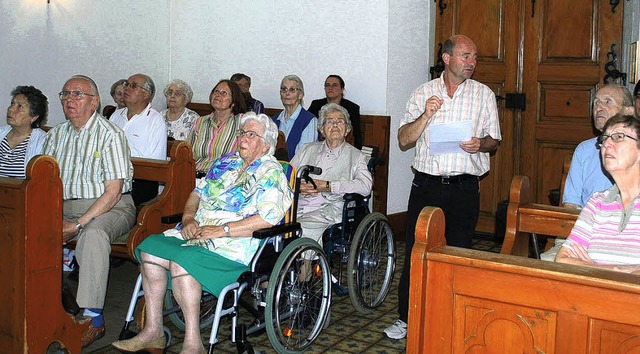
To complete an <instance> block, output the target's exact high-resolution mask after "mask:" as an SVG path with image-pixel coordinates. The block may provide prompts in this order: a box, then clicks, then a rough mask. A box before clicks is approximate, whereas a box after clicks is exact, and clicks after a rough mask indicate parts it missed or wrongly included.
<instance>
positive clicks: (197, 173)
mask: <svg viewBox="0 0 640 354" xmlns="http://www.w3.org/2000/svg"><path fill="white" fill-rule="evenodd" d="M206 175H207V173H206V172H204V171H196V178H203V177H204V176H206Z"/></svg>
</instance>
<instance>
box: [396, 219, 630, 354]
mask: <svg viewBox="0 0 640 354" xmlns="http://www.w3.org/2000/svg"><path fill="white" fill-rule="evenodd" d="M444 225H445V220H444V214H443V213H442V211H441V210H440V209H437V208H432V207H427V208H425V209H423V211H422V213H421V214H420V217H419V219H418V224H417V227H416V243H415V245H414V247H413V254H412V255H411V288H410V294H411V295H410V299H409V323H408V338H407V353H454V352H455V353H470V352H472V353H607V354H608V353H611V354H613V353H629V352H634V353H636V352H638V351H639V350H640V316H638V314H637V311H636V309H638V308H640V276H637V275H630V274H624V273H618V272H612V271H606V270H600V269H593V268H588V267H580V266H573V265H567V264H559V263H553V262H544V261H540V260H535V259H529V258H522V257H514V256H508V255H502V254H496V253H489V252H483V251H476V250H468V249H461V248H457V247H450V246H446V245H445V237H444Z"/></svg>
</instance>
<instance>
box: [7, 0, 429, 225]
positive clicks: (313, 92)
mask: <svg viewBox="0 0 640 354" xmlns="http://www.w3.org/2000/svg"><path fill="white" fill-rule="evenodd" d="M50 1H51V2H50V4H47V2H46V0H0V33H2V35H1V36H0V48H3V54H2V55H1V56H0V68H1V69H0V83H1V84H2V88H1V89H2V90H5V91H4V92H5V95H6V96H5V100H6V101H5V105H8V102H9V92H10V91H11V89H12V88H13V87H15V86H17V85H25V84H28V85H34V86H36V87H38V88H40V89H41V90H42V91H43V92H44V93H45V94H46V95H47V96H48V97H49V100H50V117H49V125H53V124H57V123H60V122H62V121H63V120H64V117H63V115H62V110H61V108H60V104H59V101H58V100H57V93H58V92H59V91H60V88H61V86H62V85H63V83H64V81H65V80H66V79H67V78H68V77H69V76H71V75H73V74H78V73H81V74H86V75H88V76H90V77H92V78H93V79H94V80H96V82H97V84H98V86H99V88H100V91H101V94H102V103H103V104H110V103H112V101H111V98H110V97H109V87H110V85H111V83H112V82H114V81H115V80H117V79H120V78H126V77H128V76H129V75H131V74H134V73H137V72H144V73H147V74H149V75H150V76H151V77H152V78H153V79H154V80H155V82H156V85H157V86H158V89H159V90H160V91H161V90H162V88H163V87H164V85H165V84H166V83H167V82H168V81H169V80H171V79H173V78H181V79H184V80H186V81H188V82H189V83H190V84H191V85H192V87H193V90H194V92H195V94H194V101H197V102H206V101H207V100H208V94H209V92H210V90H211V88H212V87H213V85H214V84H215V83H216V82H217V81H218V80H219V79H221V78H228V77H229V76H230V75H231V74H233V73H235V72H244V73H245V74H248V75H249V76H251V77H252V79H253V80H252V81H253V84H252V94H253V95H254V96H255V97H256V98H258V99H260V100H262V101H263V102H264V103H265V105H266V106H267V107H280V106H281V103H280V99H279V94H278V89H279V84H280V79H281V78H282V77H283V76H284V75H287V74H297V75H299V76H300V77H301V78H302V80H303V81H304V83H305V91H306V96H305V106H308V104H309V103H310V102H311V100H312V99H315V98H319V97H323V96H324V91H323V88H322V85H323V83H324V79H325V77H326V76H327V75H328V74H339V75H341V76H342V77H343V78H344V79H345V81H346V97H347V98H349V99H351V100H353V101H355V102H357V103H358V104H360V106H361V111H362V113H365V114H387V115H390V116H391V117H392V123H391V141H390V146H391V151H390V170H391V176H390V178H389V183H390V185H389V197H388V201H389V202H388V213H389V214H392V213H397V212H400V211H404V210H406V201H407V197H408V193H409V187H410V184H411V178H412V174H411V171H410V167H409V166H410V165H411V159H412V157H413V150H410V151H407V152H401V151H400V150H399V148H398V142H397V138H396V132H397V127H398V121H399V119H400V117H401V115H402V113H403V111H404V105H405V103H406V100H407V98H408V97H409V94H410V93H411V91H412V90H413V89H415V88H416V87H417V86H418V85H419V84H421V83H422V82H424V81H426V80H427V79H428V77H427V75H428V67H429V65H431V61H432V60H431V57H432V54H431V48H432V47H433V44H432V42H433V38H432V37H433V33H432V31H431V30H430V29H431V28H432V27H433V26H432V24H433V20H432V17H431V16H430V15H429V14H430V12H432V11H433V10H432V7H433V4H432V1H429V0H408V1H402V2H400V1H389V0H374V1H369V0H327V1H324V2H296V1H291V0H263V1H249V0H236V1H233V2H231V1H220V0H215V1H211V0H164V1H159V0H136V1H127V2H124V1H115V0H101V1H89V0H50ZM164 104H165V102H164V97H162V95H161V94H159V95H156V99H155V100H154V102H153V105H154V106H155V107H156V108H161V107H163V106H164ZM2 123H4V122H2Z"/></svg>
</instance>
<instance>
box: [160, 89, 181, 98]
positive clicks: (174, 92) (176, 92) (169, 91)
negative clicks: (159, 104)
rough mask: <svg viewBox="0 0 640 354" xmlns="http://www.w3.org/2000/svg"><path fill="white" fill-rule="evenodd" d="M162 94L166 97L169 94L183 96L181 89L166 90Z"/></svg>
mask: <svg viewBox="0 0 640 354" xmlns="http://www.w3.org/2000/svg"><path fill="white" fill-rule="evenodd" d="M164 95H165V96H166V97H169V96H176V97H180V96H184V92H182V91H173V90H168V91H167V92H165V93H164Z"/></svg>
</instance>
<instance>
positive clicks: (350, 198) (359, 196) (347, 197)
mask: <svg viewBox="0 0 640 354" xmlns="http://www.w3.org/2000/svg"><path fill="white" fill-rule="evenodd" d="M365 198H366V196H364V195H362V194H358V193H346V194H345V195H344V196H343V197H342V199H343V200H344V201H345V202H350V201H354V200H355V201H361V200H364V199H365Z"/></svg>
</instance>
